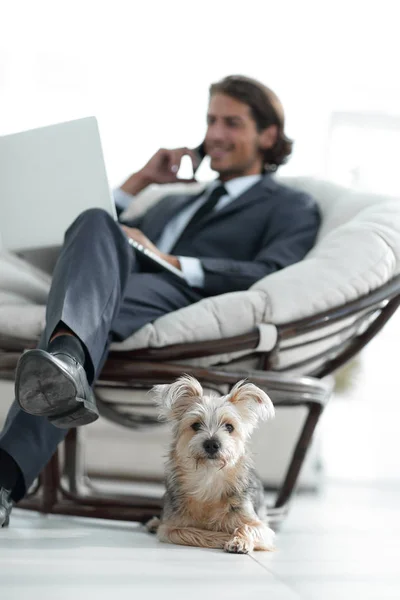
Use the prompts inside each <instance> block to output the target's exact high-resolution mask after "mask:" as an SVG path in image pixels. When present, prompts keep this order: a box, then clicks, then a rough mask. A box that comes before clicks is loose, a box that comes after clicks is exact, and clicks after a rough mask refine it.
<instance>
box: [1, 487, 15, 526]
mask: <svg viewBox="0 0 400 600" xmlns="http://www.w3.org/2000/svg"><path fill="white" fill-rule="evenodd" d="M11 509H12V500H11V491H10V490H6V489H5V488H3V487H0V527H7V526H8V524H9V522H10V514H11Z"/></svg>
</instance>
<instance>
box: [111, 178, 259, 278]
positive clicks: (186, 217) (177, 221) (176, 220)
mask: <svg viewBox="0 0 400 600" xmlns="http://www.w3.org/2000/svg"><path fill="white" fill-rule="evenodd" d="M261 177H262V175H246V176H245V177H236V179H231V180H230V181H227V182H225V183H224V186H225V189H226V191H227V194H225V195H224V196H222V197H221V198H220V199H219V201H218V203H217V204H216V206H215V207H214V209H213V210H221V208H223V207H224V206H227V205H228V204H230V203H231V202H232V201H233V200H235V199H236V198H238V197H239V196H241V195H242V194H243V193H244V192H246V191H247V190H248V189H250V188H251V187H252V186H253V185H254V184H255V183H257V181H259V180H260V179H261ZM220 183H221V182H220V181H219V180H216V181H213V183H211V185H209V186H208V187H207V189H206V190H205V191H204V193H203V194H202V195H201V196H200V197H199V198H197V200H196V201H195V202H193V203H192V204H190V205H189V206H186V207H185V208H184V209H183V210H181V211H180V212H179V213H178V214H177V215H175V216H174V217H173V218H172V219H171V220H170V221H169V222H168V223H167V224H166V225H165V227H164V230H163V232H162V234H161V236H160V238H159V239H158V240H157V242H156V246H157V248H158V249H159V250H161V252H164V253H165V254H169V253H170V251H171V250H172V248H173V247H174V245H175V242H176V241H177V240H178V238H179V237H180V235H181V233H182V232H183V230H184V229H185V227H186V225H187V224H188V223H189V221H190V219H191V218H192V216H193V215H194V213H195V212H196V211H197V210H198V209H199V208H200V206H201V205H202V204H204V203H205V202H206V201H207V199H208V197H209V195H210V194H211V192H212V190H213V189H215V188H216V187H217V186H218V185H220ZM133 199H134V197H133V196H131V195H130V194H127V193H126V192H124V191H123V190H121V189H119V188H118V189H115V190H114V200H115V203H116V205H117V206H118V207H119V208H121V209H125V208H127V206H128V205H129V204H130V203H131V202H132V200H133ZM178 259H179V262H180V265H181V269H182V272H183V274H184V276H185V279H186V281H187V282H188V283H189V285H191V286H192V287H197V288H202V287H203V286H204V271H203V267H202V266H201V261H200V260H199V259H198V258H194V257H191V256H178Z"/></svg>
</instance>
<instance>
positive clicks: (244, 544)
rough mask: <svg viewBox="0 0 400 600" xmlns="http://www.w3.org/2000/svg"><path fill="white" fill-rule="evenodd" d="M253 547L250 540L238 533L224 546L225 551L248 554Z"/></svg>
mask: <svg viewBox="0 0 400 600" xmlns="http://www.w3.org/2000/svg"><path fill="white" fill-rule="evenodd" d="M252 549H253V548H252V545H251V543H250V542H249V540H246V539H245V538H243V537H240V536H238V535H235V536H234V537H233V538H232V539H231V540H229V542H226V544H225V546H224V550H225V552H230V553H232V554H248V553H249V552H251V550H252Z"/></svg>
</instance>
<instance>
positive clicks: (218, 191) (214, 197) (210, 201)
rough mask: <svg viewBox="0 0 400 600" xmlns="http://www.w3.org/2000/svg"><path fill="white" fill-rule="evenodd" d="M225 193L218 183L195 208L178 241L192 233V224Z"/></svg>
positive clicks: (206, 213)
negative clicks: (202, 202)
mask: <svg viewBox="0 0 400 600" xmlns="http://www.w3.org/2000/svg"><path fill="white" fill-rule="evenodd" d="M226 194H227V191H226V189H225V187H224V186H223V185H219V186H218V187H216V188H215V189H214V190H213V191H212V192H211V194H210V195H209V197H208V198H207V200H206V201H205V202H204V204H202V205H201V206H200V207H199V208H198V209H197V210H196V212H195V213H194V215H193V216H192V218H191V219H190V221H189V223H188V224H187V225H186V227H185V229H184V230H183V231H182V234H181V235H180V237H179V241H180V242H181V241H182V240H183V238H186V237H187V236H188V235H190V234H191V233H192V230H193V227H194V225H196V223H198V222H199V221H200V219H202V218H203V217H205V216H206V215H208V214H209V213H210V212H211V211H212V210H213V208H215V206H216V205H217V204H218V201H219V199H220V198H222V196H225V195H226Z"/></svg>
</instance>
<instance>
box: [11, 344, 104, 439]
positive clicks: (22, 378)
mask: <svg viewBox="0 0 400 600" xmlns="http://www.w3.org/2000/svg"><path fill="white" fill-rule="evenodd" d="M15 397H16V399H17V402H18V404H19V405H20V407H21V408H22V410H24V411H25V412H27V413H29V414H31V415H37V416H45V417H47V418H48V419H49V421H50V422H51V423H52V424H53V425H55V426H56V427H59V428H60V429H69V428H71V427H78V426H80V425H87V424H88V423H92V422H93V421H96V419H98V418H99V411H98V409H97V406H96V401H95V398H94V395H93V392H92V390H91V388H90V385H89V383H88V380H87V377H86V373H85V370H84V368H83V367H82V365H80V364H79V363H78V362H76V360H75V359H74V358H72V356H70V355H69V354H64V353H61V352H57V353H54V354H50V353H49V352H46V351H45V350H28V351H27V352H25V353H24V354H23V355H22V356H21V358H20V359H19V362H18V365H17V372H16V379H15Z"/></svg>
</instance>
